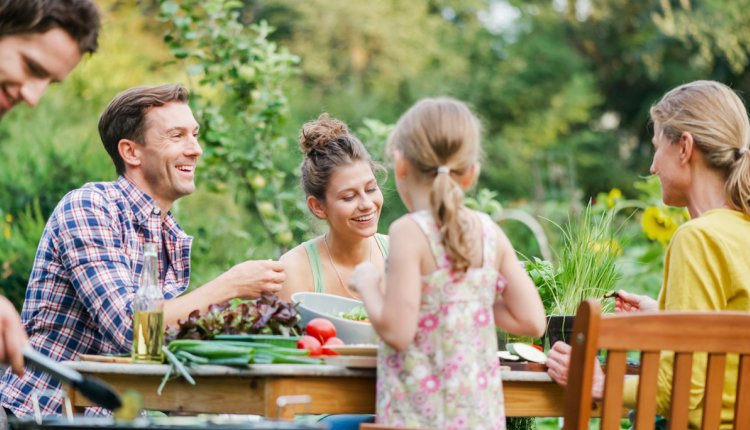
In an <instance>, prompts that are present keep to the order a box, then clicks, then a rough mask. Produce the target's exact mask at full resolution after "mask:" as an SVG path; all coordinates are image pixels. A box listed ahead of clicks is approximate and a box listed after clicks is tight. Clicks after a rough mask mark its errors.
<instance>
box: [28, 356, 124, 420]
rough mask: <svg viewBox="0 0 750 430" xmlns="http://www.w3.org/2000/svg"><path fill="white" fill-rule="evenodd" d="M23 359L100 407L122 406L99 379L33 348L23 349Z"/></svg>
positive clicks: (113, 408) (118, 396)
mask: <svg viewBox="0 0 750 430" xmlns="http://www.w3.org/2000/svg"><path fill="white" fill-rule="evenodd" d="M23 357H24V359H25V361H26V365H27V366H29V367H31V368H32V369H35V370H38V371H40V372H44V373H46V374H48V375H50V376H52V377H53V378H55V379H57V380H58V381H61V382H64V383H66V384H68V385H70V386H72V387H73V388H75V389H77V390H78V391H80V392H81V394H83V395H84V396H85V397H86V398H87V399H89V400H91V401H92V402H94V403H95V404H96V405H98V406H101V407H104V408H107V409H111V410H115V409H117V408H119V407H120V406H121V405H122V401H121V400H120V395H119V394H117V392H116V391H115V390H114V389H113V388H112V387H110V386H109V385H107V384H106V383H104V381H102V380H101V379H99V378H95V377H92V376H83V375H81V373H80V372H78V371H77V370H74V369H71V368H69V367H66V366H63V365H62V364H60V363H58V362H57V361H55V360H52V359H51V358H49V357H47V356H45V355H43V354H41V353H39V352H38V351H35V350H34V349H33V348H32V347H31V346H26V347H25V348H24V349H23Z"/></svg>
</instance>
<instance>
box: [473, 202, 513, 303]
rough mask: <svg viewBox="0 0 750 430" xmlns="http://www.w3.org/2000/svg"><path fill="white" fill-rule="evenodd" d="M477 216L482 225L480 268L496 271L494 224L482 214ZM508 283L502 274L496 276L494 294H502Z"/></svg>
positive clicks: (495, 231) (495, 234)
mask: <svg viewBox="0 0 750 430" xmlns="http://www.w3.org/2000/svg"><path fill="white" fill-rule="evenodd" d="M476 213H477V214H479V219H480V220H481V223H482V253H483V256H482V259H483V261H482V267H484V268H487V269H492V270H497V230H495V225H496V224H495V222H494V221H493V220H492V218H490V216H489V215H487V214H486V213H484V212H476ZM507 285H508V282H507V281H506V280H505V276H503V274H502V273H499V272H498V274H497V281H496V282H495V292H496V294H502V292H503V290H505V287H506V286H507Z"/></svg>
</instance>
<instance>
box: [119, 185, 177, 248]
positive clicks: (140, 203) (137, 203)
mask: <svg viewBox="0 0 750 430" xmlns="http://www.w3.org/2000/svg"><path fill="white" fill-rule="evenodd" d="M117 187H118V188H120V190H121V192H122V195H123V196H125V199H126V200H127V201H128V203H129V204H130V210H132V211H133V215H134V216H135V219H136V221H137V222H138V225H140V226H145V225H147V223H148V219H149V217H150V216H151V214H152V213H159V212H161V209H160V208H159V206H158V205H157V204H156V200H154V199H153V198H152V197H151V196H149V195H148V194H146V193H144V192H143V191H141V190H140V189H139V188H138V187H136V186H135V184H134V183H132V182H130V180H128V179H127V178H126V177H124V176H120V177H118V178H117ZM163 226H164V228H165V231H166V233H168V234H169V236H170V237H171V238H172V239H174V240H176V239H189V238H190V236H188V235H187V234H186V233H185V232H184V231H183V230H182V228H180V226H179V225H178V224H177V220H175V218H174V216H173V215H172V211H168V212H167V216H165V217H164V224H163Z"/></svg>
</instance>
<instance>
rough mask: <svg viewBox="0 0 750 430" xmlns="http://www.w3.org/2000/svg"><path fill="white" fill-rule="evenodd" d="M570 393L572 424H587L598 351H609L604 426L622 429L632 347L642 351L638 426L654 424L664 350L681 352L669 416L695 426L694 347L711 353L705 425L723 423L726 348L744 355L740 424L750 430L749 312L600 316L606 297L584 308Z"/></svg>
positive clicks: (680, 425)
mask: <svg viewBox="0 0 750 430" xmlns="http://www.w3.org/2000/svg"><path fill="white" fill-rule="evenodd" d="M571 345H572V347H573V351H572V355H571V357H570V363H571V364H570V369H569V373H568V387H567V388H566V392H565V425H564V428H565V429H577V430H584V429H585V430H588V429H589V419H590V417H591V411H592V405H593V403H592V395H591V386H592V383H593V377H594V366H595V363H596V361H597V355H598V351H599V350H606V351H607V361H606V370H605V375H606V379H605V384H604V395H603V399H602V409H601V411H602V416H601V418H602V420H601V428H602V429H619V428H620V418H621V417H622V410H623V405H622V395H623V381H624V377H625V372H626V353H627V352H628V351H640V352H641V364H640V371H639V375H640V381H639V384H638V391H637V401H636V402H637V403H636V417H635V422H634V424H635V429H636V430H642V429H653V427H654V419H655V415H656V393H657V371H658V368H659V361H660V360H659V358H660V353H661V352H662V351H673V352H674V368H673V378H672V391H671V408H670V411H669V415H668V416H667V417H666V418H667V419H668V420H669V426H670V428H671V429H686V428H687V427H688V407H689V401H690V379H691V374H692V364H693V353H695V352H703V353H707V354H708V360H707V363H708V364H707V368H706V385H705V392H704V399H703V416H702V420H703V423H702V426H701V428H704V429H716V428H719V422H720V419H721V416H720V414H721V407H722V392H723V388H724V373H725V372H724V369H725V365H726V360H727V353H732V354H739V366H738V375H737V391H736V398H735V399H736V401H735V411H734V428H736V429H750V313H745V312H638V313H622V314H614V315H601V313H600V307H599V302H598V301H596V300H586V301H584V302H583V303H582V304H581V306H580V307H579V308H578V313H577V314H576V319H575V324H574V326H573V336H572V339H571Z"/></svg>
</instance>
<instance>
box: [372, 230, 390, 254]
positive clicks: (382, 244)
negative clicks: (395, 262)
mask: <svg viewBox="0 0 750 430" xmlns="http://www.w3.org/2000/svg"><path fill="white" fill-rule="evenodd" d="M375 243H377V244H378V249H380V255H382V256H383V258H384V259H385V258H386V257H388V236H386V235H384V234H380V233H375Z"/></svg>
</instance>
